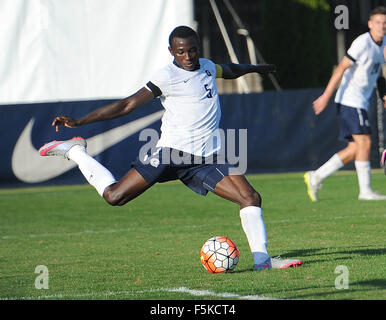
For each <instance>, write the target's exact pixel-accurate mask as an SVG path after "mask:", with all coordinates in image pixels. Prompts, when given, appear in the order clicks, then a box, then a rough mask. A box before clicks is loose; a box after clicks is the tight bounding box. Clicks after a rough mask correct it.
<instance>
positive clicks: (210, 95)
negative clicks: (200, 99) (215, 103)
mask: <svg viewBox="0 0 386 320" xmlns="http://www.w3.org/2000/svg"><path fill="white" fill-rule="evenodd" d="M204 88H205V90H206V91H208V94H207V95H206V96H207V97H208V98H212V97H213V96H212V89H211V88H208V84H205V85H204Z"/></svg>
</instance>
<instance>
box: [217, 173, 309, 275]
mask: <svg viewBox="0 0 386 320" xmlns="http://www.w3.org/2000/svg"><path fill="white" fill-rule="evenodd" d="M214 192H215V194H217V195H218V196H220V197H222V198H224V199H227V200H230V201H232V202H234V203H237V204H238V205H239V206H240V219H241V225H242V228H243V230H244V232H245V234H246V236H247V239H248V243H249V247H250V249H251V252H252V255H253V261H254V269H255V270H263V269H270V268H275V269H279V268H280V269H282V268H288V267H291V266H297V265H301V264H302V262H301V261H300V260H294V259H286V260H282V259H278V258H271V257H270V256H269V254H268V251H267V234H266V231H265V223H264V219H263V212H262V209H261V202H262V200H261V196H260V194H259V193H258V192H257V191H256V190H255V189H254V188H253V187H252V186H251V185H250V184H249V182H248V181H247V179H246V178H245V177H244V176H243V175H229V176H225V177H224V178H223V179H222V180H221V181H220V182H219V183H217V185H216V187H215V189H214Z"/></svg>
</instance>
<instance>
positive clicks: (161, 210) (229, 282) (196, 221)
mask: <svg viewBox="0 0 386 320" xmlns="http://www.w3.org/2000/svg"><path fill="white" fill-rule="evenodd" d="M248 179H249V181H250V182H251V183H252V185H253V186H254V187H255V188H256V189H257V190H258V191H259V192H260V193H261V194H262V197H263V212H264V217H265V222H266V227H267V233H268V241H269V244H268V246H269V252H270V254H271V255H272V256H276V255H281V256H282V257H295V258H300V259H302V260H303V261H304V265H303V266H301V267H299V268H292V269H285V270H265V271H253V270H252V267H253V261H252V256H251V254H250V251H249V247H248V243H247V240H246V237H245V235H244V233H243V231H242V229H241V223H240V219H239V215H238V207H237V206H236V205H235V204H233V203H230V202H228V201H225V200H223V199H221V198H218V197H216V196H215V195H213V194H208V196H207V197H202V196H199V195H197V194H195V193H194V192H192V191H190V190H189V189H188V188H187V187H185V186H184V185H183V184H182V183H180V182H169V183H166V184H158V185H156V186H154V187H153V188H151V189H150V190H148V191H147V192H146V193H144V194H143V195H142V196H140V197H138V198H137V199H135V200H134V201H132V202H131V203H129V204H127V205H125V206H123V207H110V206H108V205H107V204H106V203H105V202H104V200H103V199H102V198H100V197H99V196H98V194H97V193H96V191H95V190H94V189H93V188H92V187H90V186H88V185H80V186H60V187H59V186H58V187H35V188H23V189H7V190H5V189H3V190H0V219H1V224H0V243H1V250H0V299H55V300H57V299H66V300H67V299H71V300H72V299H75V300H76V299H82V300H83V299H86V300H89V299H90V300H91V299H130V300H145V299H146V300H148V299H156V300H185V299H187V300H191V299H213V300H217V299H220V300H223V299H232V300H235V299H300V300H314V299H321V300H338V299H339V300H340V299H361V300H369V299H375V300H379V299H382V300H384V299H386V278H385V275H386V245H385V244H386V242H385V239H386V228H385V221H386V202H385V201H358V200H357V193H358V187H357V178H356V174H355V172H354V171H341V172H339V173H337V174H335V175H333V176H331V177H330V178H329V179H327V180H325V181H324V185H323V188H322V189H321V191H320V201H319V202H317V203H312V202H311V201H309V199H308V197H307V195H306V190H305V185H304V183H303V176H302V173H289V174H262V175H250V176H248ZM373 188H374V189H375V190H378V191H381V192H384V193H386V176H385V175H384V174H383V171H380V170H374V171H373ZM215 235H225V236H228V237H230V238H231V239H233V240H234V241H235V242H236V244H237V245H238V247H239V250H240V262H239V264H238V266H237V267H236V269H235V271H234V272H232V273H228V274H209V273H208V272H207V271H206V270H204V268H203V267H202V265H201V263H200V259H199V252H200V249H201V246H202V244H203V243H204V242H205V241H206V240H207V239H208V238H210V237H212V236H215ZM38 265H44V266H46V267H47V268H48V272H49V289H40V290H38V289H36V288H35V279H36V277H38V276H39V274H36V273H35V268H36V266H38ZM338 266H345V267H346V268H347V270H348V271H349V274H348V280H349V287H348V289H337V288H336V287H335V281H336V278H337V277H338V276H340V275H341V274H340V273H335V269H336V268H337V267H338Z"/></svg>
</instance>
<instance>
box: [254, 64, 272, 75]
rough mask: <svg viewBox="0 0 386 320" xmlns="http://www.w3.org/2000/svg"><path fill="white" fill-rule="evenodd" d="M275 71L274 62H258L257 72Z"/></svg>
mask: <svg viewBox="0 0 386 320" xmlns="http://www.w3.org/2000/svg"><path fill="white" fill-rule="evenodd" d="M274 72H276V66H275V65H274V64H258V65H257V73H259V74H267V73H274Z"/></svg>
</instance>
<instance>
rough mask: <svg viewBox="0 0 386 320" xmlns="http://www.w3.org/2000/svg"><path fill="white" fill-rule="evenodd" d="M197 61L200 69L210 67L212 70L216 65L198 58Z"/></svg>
mask: <svg viewBox="0 0 386 320" xmlns="http://www.w3.org/2000/svg"><path fill="white" fill-rule="evenodd" d="M199 61H200V66H201V67H212V68H215V67H216V64H215V63H214V62H213V61H212V60H210V59H207V58H200V59H199Z"/></svg>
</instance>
